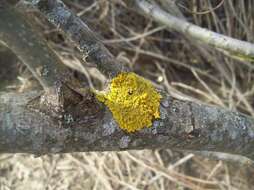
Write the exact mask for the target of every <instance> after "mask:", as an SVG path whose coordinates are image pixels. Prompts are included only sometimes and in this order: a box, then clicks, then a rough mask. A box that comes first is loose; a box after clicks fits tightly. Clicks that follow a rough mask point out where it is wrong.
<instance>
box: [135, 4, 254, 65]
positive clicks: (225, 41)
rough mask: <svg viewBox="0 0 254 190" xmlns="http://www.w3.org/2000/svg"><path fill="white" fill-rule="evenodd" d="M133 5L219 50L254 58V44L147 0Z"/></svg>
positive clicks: (234, 55) (246, 58)
mask: <svg viewBox="0 0 254 190" xmlns="http://www.w3.org/2000/svg"><path fill="white" fill-rule="evenodd" d="M133 1H135V3H133V4H132V6H136V7H138V8H139V9H140V10H141V11H142V12H143V13H145V14H146V15H147V16H149V17H152V18H153V19H154V20H155V21H157V22H159V23H162V24H164V25H165V26H167V27H168V28H170V29H172V30H175V31H177V32H180V33H182V34H184V35H185V36H187V37H189V38H191V39H195V40H198V41H200V42H202V43H204V44H208V45H210V46H213V47H215V48H218V49H219V50H223V51H226V52H227V53H228V54H230V55H231V56H232V57H236V58H240V59H244V60H250V61H253V60H254V44H251V43H249V42H245V41H241V40H238V39H234V38H231V37H228V36H225V35H222V34H218V33H216V32H213V31H210V30H208V29H205V28H201V27H199V26H196V25H194V24H192V23H189V22H187V21H185V20H184V19H182V18H177V17H175V16H173V15H171V14H169V13H167V12H165V11H164V10H162V9H161V8H160V7H158V6H157V5H155V4H151V3H149V2H147V1H146V0H133Z"/></svg>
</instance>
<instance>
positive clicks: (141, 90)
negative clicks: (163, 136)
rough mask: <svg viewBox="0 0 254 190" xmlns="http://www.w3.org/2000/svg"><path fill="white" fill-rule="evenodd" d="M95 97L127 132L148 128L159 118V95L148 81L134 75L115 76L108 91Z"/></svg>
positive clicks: (122, 74)
mask: <svg viewBox="0 0 254 190" xmlns="http://www.w3.org/2000/svg"><path fill="white" fill-rule="evenodd" d="M96 96H97V99H98V100H99V101H101V102H103V103H104V104H105V105H106V106H107V107H108V108H109V109H110V110H111V112H112V114H113V117H114V118H115V120H116V121H117V123H118V124H119V126H120V127H121V128H122V129H123V130H125V131H127V132H135V131H138V130H140V129H142V128H144V127H150V126H151V125H152V121H153V119H156V118H160V111H159V107H160V99H161V96H160V94H159V93H158V92H157V91H156V90H155V88H154V87H153V86H152V84H151V83H150V82H149V81H147V80H145V79H144V78H142V77H139V76H138V75H136V74H134V73H121V74H119V75H117V76H116V77H115V78H113V79H112V81H111V84H110V88H109V91H108V92H105V93H97V95H96Z"/></svg>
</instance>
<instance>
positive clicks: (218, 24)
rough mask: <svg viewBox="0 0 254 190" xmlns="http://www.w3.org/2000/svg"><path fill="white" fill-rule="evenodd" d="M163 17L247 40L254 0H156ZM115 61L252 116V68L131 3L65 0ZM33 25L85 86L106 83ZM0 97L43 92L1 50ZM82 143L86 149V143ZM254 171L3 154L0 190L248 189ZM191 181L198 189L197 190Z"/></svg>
mask: <svg viewBox="0 0 254 190" xmlns="http://www.w3.org/2000/svg"><path fill="white" fill-rule="evenodd" d="M154 1H156V3H158V4H159V5H160V6H161V8H162V9H164V10H165V11H169V12H170V11H171V12H172V8H170V5H172V3H174V5H175V9H173V11H174V12H175V14H176V15H177V16H180V17H182V18H183V19H186V20H187V21H189V22H192V23H195V24H196V25H198V26H201V27H204V28H208V29H210V30H213V31H216V32H218V33H221V34H224V35H227V36H231V37H234V38H237V39H240V40H245V41H249V42H252V43H254V1H253V0H240V1H239V0H202V1H201V0H175V1H173V0H154ZM64 2H65V3H66V5H67V6H68V7H69V8H71V9H72V10H73V11H74V12H75V13H76V14H77V15H78V16H79V17H80V18H82V19H84V21H85V22H86V23H87V24H88V26H89V27H90V28H91V29H92V30H93V31H95V32H96V33H97V36H98V38H100V39H101V40H102V41H103V42H104V43H105V45H106V47H107V48H109V50H110V51H111V52H112V53H113V54H114V55H115V56H116V57H117V59H118V60H119V61H121V62H122V63H123V64H125V65H126V66H128V67H129V68H131V69H132V70H133V71H134V72H136V73H138V74H139V75H141V76H143V77H145V78H147V79H148V80H150V81H151V82H152V83H153V84H154V85H155V86H156V87H157V88H160V89H164V90H165V91H167V92H168V93H169V94H171V95H172V96H175V97H177V98H184V99H187V100H191V101H202V102H204V103H208V104H212V105H216V106H219V107H223V108H228V109H231V110H237V111H240V112H243V113H245V114H248V115H251V116H254V111H253V109H254V106H253V105H254V101H253V97H254V85H253V79H254V73H253V69H254V65H253V63H251V62H248V61H246V60H236V59H234V58H233V57H232V56H233V55H227V56H225V55H224V54H222V53H221V52H219V51H216V50H214V49H213V48H210V47H208V46H206V45H203V44H201V43H199V42H197V41H194V40H192V39H190V38H188V37H186V36H183V35H181V34H179V33H176V32H174V31H171V30H168V29H167V28H165V27H164V26H162V25H160V24H158V23H156V22H154V21H153V20H151V19H150V18H147V17H145V16H144V15H142V14H141V13H139V12H138V11H137V10H136V9H134V8H133V7H129V6H128V4H127V3H129V2H128V0H83V1H82V0H65V1H64ZM27 14H28V15H30V16H31V17H29V20H30V22H32V23H33V24H34V25H35V27H36V28H37V29H38V31H41V35H43V37H44V38H45V39H46V40H47V41H48V43H49V44H50V46H51V47H52V48H53V49H54V50H55V51H56V53H57V54H58V55H59V56H60V57H61V59H62V60H63V62H64V63H65V64H66V65H68V66H70V67H72V68H74V70H75V69H76V70H77V71H74V74H75V75H76V77H78V78H80V79H82V81H84V86H90V87H91V88H96V89H100V90H101V89H103V88H104V87H105V84H106V81H107V78H105V76H103V75H102V74H101V73H100V72H99V71H98V70H97V69H95V68H94V67H93V65H92V64H91V63H88V62H85V63H84V62H82V60H85V57H81V56H80V54H79V52H78V50H77V49H76V48H75V47H74V45H73V44H72V43H71V42H70V41H69V40H68V39H67V38H66V37H65V36H64V35H63V34H62V33H61V32H59V31H58V30H57V29H56V28H55V27H53V26H52V25H51V24H49V23H48V22H47V21H46V19H45V18H44V17H43V16H41V15H39V14H38V13H36V12H34V11H33V10H29V11H28V12H27ZM0 65H1V69H0V91H16V92H25V91H28V90H31V89H39V88H40V86H39V85H38V83H37V82H36V80H35V79H34V78H33V76H32V75H31V73H30V72H29V71H28V70H27V68H26V67H25V66H24V65H23V64H22V63H21V62H20V61H19V60H18V59H17V58H16V56H15V55H14V54H13V53H12V52H11V51H10V50H8V49H7V48H6V47H4V46H0ZM84 146H85V145H84ZM253 176H254V170H253V169H251V168H248V167H246V166H242V165H239V164H235V163H234V164H232V163H226V162H222V161H215V160H209V159H207V158H202V157H199V156H195V155H193V154H189V153H181V152H172V151H171V150H165V149H164V150H142V151H123V152H103V153H102V152H90V153H72V154H57V155H47V156H42V157H38V158H36V157H34V156H32V155H27V154H15V155H14V154H0V190H26V189H34V190H56V189H57V190H65V189H70V190H79V189H82V190H83V189H94V190H95V189H108V190H111V189H124V190H127V189H135V190H136V189H146V190H159V189H162V190H163V189H179V190H180V189H223V190H224V189H243V190H244V189H254V186H253V185H254V177H253ZM197 184H200V185H198V186H197Z"/></svg>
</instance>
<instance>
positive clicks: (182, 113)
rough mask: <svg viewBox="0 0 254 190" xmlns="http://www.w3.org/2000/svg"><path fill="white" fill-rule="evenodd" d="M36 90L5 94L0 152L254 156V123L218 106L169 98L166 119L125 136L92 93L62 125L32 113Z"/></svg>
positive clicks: (1, 107) (0, 102) (164, 110)
mask: <svg viewBox="0 0 254 190" xmlns="http://www.w3.org/2000/svg"><path fill="white" fill-rule="evenodd" d="M36 95H38V93H37V92H31V93H28V94H21V95H17V94H13V93H7V94H3V93H2V94H1V95H0V133H1V136H0V152H5V153H15V152H26V153H33V154H47V153H60V152H75V151H113V150H114V151H116V150H127V149H153V148H172V149H182V150H194V151H202V150H206V151H216V152H226V153H233V154H240V155H243V156H247V157H249V158H252V159H253V158H254V153H253V148H254V120H253V119H252V118H250V117H248V116H246V115H243V114H240V113H237V112H231V111H228V110H224V109H219V108H216V107H211V106H206V105H200V104H196V103H192V102H187V101H180V100H176V99H173V98H172V97H170V96H167V95H164V97H163V100H162V101H161V106H160V111H161V119H159V120H156V121H154V122H153V126H152V127H151V128H146V129H142V130H140V131H138V132H135V133H126V132H124V131H123V130H121V129H120V128H119V127H118V124H117V123H116V122H115V120H114V119H113V118H112V115H111V112H110V111H109V110H108V109H107V108H106V107H105V106H104V105H103V104H101V103H98V101H97V100H96V98H95V97H94V96H93V95H91V94H90V95H87V97H85V99H84V101H83V102H80V103H79V104H77V105H76V106H75V109H71V110H69V112H68V113H66V114H65V116H64V119H63V121H62V122H60V121H57V120H56V119H55V118H52V117H50V116H47V115H45V114H42V113H40V112H38V111H37V112H36V111H35V110H33V109H30V106H29V104H30V103H29V101H30V100H31V99H33V98H34V97H35V96H36Z"/></svg>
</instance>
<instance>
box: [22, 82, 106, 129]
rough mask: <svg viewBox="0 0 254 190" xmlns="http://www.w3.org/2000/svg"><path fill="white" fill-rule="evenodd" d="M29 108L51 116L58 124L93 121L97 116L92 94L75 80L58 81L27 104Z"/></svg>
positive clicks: (97, 111) (96, 103) (94, 99)
mask: <svg viewBox="0 0 254 190" xmlns="http://www.w3.org/2000/svg"><path fill="white" fill-rule="evenodd" d="M27 106H28V107H29V108H30V109H33V110H35V111H37V112H41V113H43V114H46V115H48V116H50V117H53V118H54V119H55V120H56V121H57V122H58V123H59V125H60V126H64V127H70V126H76V125H80V124H84V123H86V124H87V122H88V121H89V122H90V124H91V121H93V118H98V114H99V113H101V112H99V110H101V109H102V108H101V107H100V105H99V104H98V102H97V100H96V98H95V96H94V94H93V93H92V92H90V91H89V90H88V89H84V88H81V87H80V85H79V83H78V82H77V81H75V80H73V81H72V82H67V83H62V82H58V84H56V87H55V88H52V89H50V90H48V91H46V92H44V93H43V94H41V95H40V96H38V97H37V98H35V99H33V100H32V101H30V102H29V103H28V105H27Z"/></svg>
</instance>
